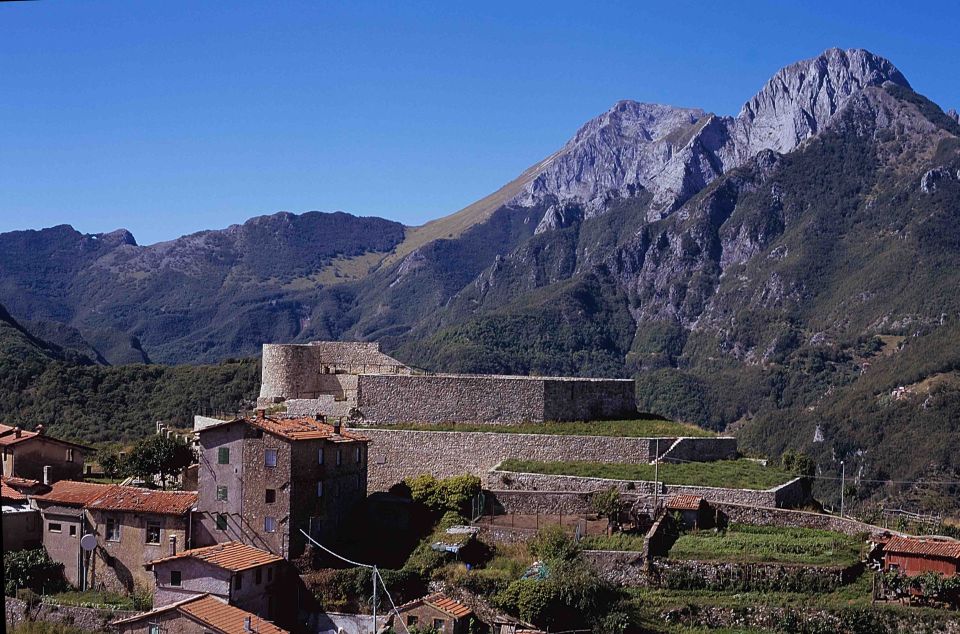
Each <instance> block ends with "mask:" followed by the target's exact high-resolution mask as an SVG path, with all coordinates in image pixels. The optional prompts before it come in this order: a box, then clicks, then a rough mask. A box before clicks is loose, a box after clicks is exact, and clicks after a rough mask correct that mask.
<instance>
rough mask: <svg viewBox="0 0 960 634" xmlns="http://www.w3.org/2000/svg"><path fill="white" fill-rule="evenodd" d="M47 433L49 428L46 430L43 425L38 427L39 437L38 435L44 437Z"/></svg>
mask: <svg viewBox="0 0 960 634" xmlns="http://www.w3.org/2000/svg"><path fill="white" fill-rule="evenodd" d="M46 431H47V428H46V427H44V426H43V425H37V435H38V436H43V434H44V432H46Z"/></svg>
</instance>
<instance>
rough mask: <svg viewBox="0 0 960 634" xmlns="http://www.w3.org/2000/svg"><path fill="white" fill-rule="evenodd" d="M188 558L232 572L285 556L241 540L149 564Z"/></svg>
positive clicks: (278, 559)
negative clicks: (243, 542) (242, 542)
mask: <svg viewBox="0 0 960 634" xmlns="http://www.w3.org/2000/svg"><path fill="white" fill-rule="evenodd" d="M186 558H193V559H199V560H201V561H205V562H207V563H209V564H212V565H214V566H217V567H218V568H223V569H225V570H230V571H232V572H239V571H241V570H247V569H249V568H256V567H257V566H264V565H266V564H271V563H273V562H275V561H283V557H279V556H277V555H274V554H273V553H268V552H267V551H265V550H260V549H259V548H254V547H253V546H247V545H246V544H241V543H240V542H225V543H223V544H216V545H215V546H205V547H203V548H193V549H191V550H185V551H183V552H181V553H177V554H176V555H173V556H172V557H163V558H162V559H157V560H155V561H151V562H150V563H149V564H147V566H153V565H155V564H159V563H163V562H167V561H174V560H177V559H186Z"/></svg>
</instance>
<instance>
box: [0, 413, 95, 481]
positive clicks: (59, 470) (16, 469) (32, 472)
mask: <svg viewBox="0 0 960 634" xmlns="http://www.w3.org/2000/svg"><path fill="white" fill-rule="evenodd" d="M38 429H39V428H38ZM0 446H2V452H3V463H2V464H3V475H5V476H13V477H18V478H28V479H31V480H39V481H41V482H42V481H43V480H44V467H49V468H50V469H49V472H48V473H49V478H50V482H56V481H57V480H79V479H80V478H81V477H83V461H84V459H85V458H86V454H87V452H88V451H89V449H88V448H87V447H84V446H83V445H77V444H75V443H72V442H67V441H65V440H60V439H58V438H51V437H50V436H46V435H45V434H43V433H42V429H41V431H40V432H35V431H26V430H21V429H20V428H18V427H10V426H8V425H0Z"/></svg>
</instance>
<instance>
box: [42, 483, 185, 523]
mask: <svg viewBox="0 0 960 634" xmlns="http://www.w3.org/2000/svg"><path fill="white" fill-rule="evenodd" d="M33 498H34V499H35V500H37V501H38V502H48V503H53V504H66V505H68V506H83V507H86V508H89V509H99V510H101V511H129V512H140V513H156V514H159V515H183V514H184V513H186V512H187V511H189V510H190V509H191V508H193V506H194V505H195V504H196V503H197V494H196V492H195V491H155V490H152V489H141V488H138V487H128V486H121V485H119V484H96V483H93V482H74V481H73V480H60V481H59V482H54V483H53V485H52V486H51V487H50V491H49V492H48V493H44V494H43V495H35V496H33Z"/></svg>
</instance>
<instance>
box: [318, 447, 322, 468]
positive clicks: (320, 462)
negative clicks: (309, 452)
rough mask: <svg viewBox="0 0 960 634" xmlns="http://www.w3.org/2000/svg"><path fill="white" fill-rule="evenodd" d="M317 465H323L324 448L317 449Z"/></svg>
mask: <svg viewBox="0 0 960 634" xmlns="http://www.w3.org/2000/svg"><path fill="white" fill-rule="evenodd" d="M317 464H323V447H320V448H319V449H317Z"/></svg>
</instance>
